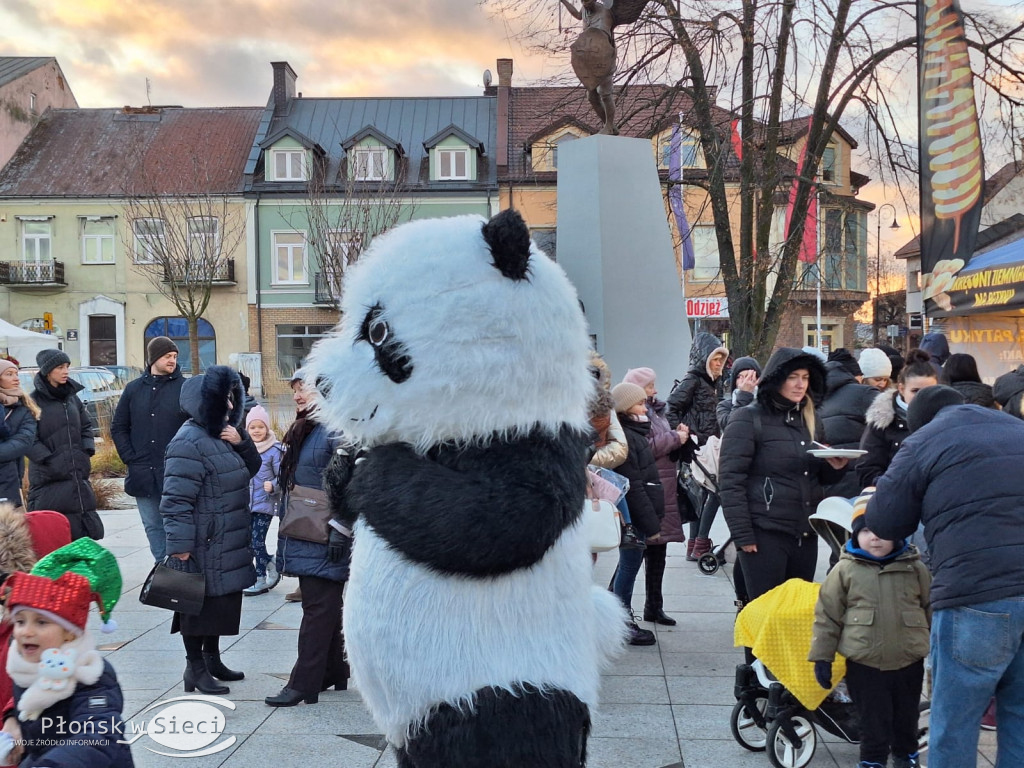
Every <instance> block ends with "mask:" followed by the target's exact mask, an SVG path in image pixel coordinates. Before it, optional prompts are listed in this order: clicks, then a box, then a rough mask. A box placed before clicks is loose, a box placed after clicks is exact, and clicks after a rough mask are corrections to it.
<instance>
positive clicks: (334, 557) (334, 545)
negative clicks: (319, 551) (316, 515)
mask: <svg viewBox="0 0 1024 768" xmlns="http://www.w3.org/2000/svg"><path fill="white" fill-rule="evenodd" d="M328 528H329V530H328V533H327V559H328V560H329V561H331V562H332V563H343V562H345V561H346V560H348V556H349V553H350V552H351V551H352V537H351V536H347V535H346V534H344V533H342V532H341V531H339V530H337V529H336V528H334V526H328Z"/></svg>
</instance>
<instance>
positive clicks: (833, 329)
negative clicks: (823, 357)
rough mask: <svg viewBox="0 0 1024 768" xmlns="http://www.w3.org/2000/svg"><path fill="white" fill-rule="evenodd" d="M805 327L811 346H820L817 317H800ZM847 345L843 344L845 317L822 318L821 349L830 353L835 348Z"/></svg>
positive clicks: (808, 344) (806, 338) (806, 339)
mask: <svg viewBox="0 0 1024 768" xmlns="http://www.w3.org/2000/svg"><path fill="white" fill-rule="evenodd" d="M800 320H801V323H802V324H803V327H804V340H805V341H806V343H807V346H809V347H818V321H817V318H814V317H807V316H804V317H802V318H800ZM843 346H846V345H845V344H843V318H841V317H823V318H821V347H820V349H821V350H822V351H823V352H824V353H825V354H828V353H829V352H831V351H832V350H833V349H839V348H840V347H843Z"/></svg>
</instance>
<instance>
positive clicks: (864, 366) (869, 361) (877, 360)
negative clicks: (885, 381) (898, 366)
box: [858, 347, 892, 379]
mask: <svg viewBox="0 0 1024 768" xmlns="http://www.w3.org/2000/svg"><path fill="white" fill-rule="evenodd" d="M858 362H859V363H860V370H861V373H863V374H864V376H865V378H869V379H873V378H889V377H890V376H892V360H890V359H889V356H888V355H887V354H885V352H883V351H882V350H880V349H876V348H875V347H869V348H868V349H865V350H864V351H863V352H861V353H860V360H859V361H858Z"/></svg>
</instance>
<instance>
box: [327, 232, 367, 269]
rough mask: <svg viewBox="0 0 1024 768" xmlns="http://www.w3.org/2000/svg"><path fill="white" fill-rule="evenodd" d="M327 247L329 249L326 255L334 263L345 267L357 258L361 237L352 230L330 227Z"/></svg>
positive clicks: (361, 247) (360, 248)
mask: <svg viewBox="0 0 1024 768" xmlns="http://www.w3.org/2000/svg"><path fill="white" fill-rule="evenodd" d="M327 247H328V248H329V249H330V253H329V254H327V256H328V257H330V258H332V259H334V260H335V261H334V263H335V264H340V265H343V266H346V267H347V266H349V265H350V264H352V262H354V261H355V260H356V259H358V258H359V253H360V252H361V251H362V249H363V237H362V235H361V234H360V233H359V232H354V231H352V230H344V229H332V230H331V231H330V232H328V233H327Z"/></svg>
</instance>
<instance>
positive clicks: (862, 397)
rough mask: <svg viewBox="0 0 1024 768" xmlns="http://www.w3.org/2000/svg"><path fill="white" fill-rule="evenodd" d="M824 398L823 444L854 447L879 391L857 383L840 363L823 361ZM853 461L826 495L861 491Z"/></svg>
mask: <svg viewBox="0 0 1024 768" xmlns="http://www.w3.org/2000/svg"><path fill="white" fill-rule="evenodd" d="M825 372H826V377H825V400H824V402H822V404H821V406H820V407H819V408H818V417H819V418H820V419H821V423H822V426H823V427H824V429H825V443H826V444H828V445H829V446H831V447H832V448H857V447H859V446H860V440H861V437H862V436H863V435H864V426H865V420H866V414H867V412H868V409H869V408H870V407H871V404H872V403H873V402H874V401H875V397H876V396H877V395H878V390H877V389H875V388H874V387H869V386H867V385H865V384H859V383H858V382H857V379H856V378H855V377H854V375H853V374H852V373H850V372H849V371H848V370H846V369H845V368H844V367H843V366H842V364H841V363H838V362H831V363H825ZM862 487H863V486H861V485H860V484H859V482H858V479H857V472H856V470H855V468H854V463H853V462H850V463H849V464H847V466H846V469H845V470H844V475H843V479H842V480H840V481H839V482H838V483H836V484H834V485H832V486H831V487H830V488H829V489H828V491H827V493H826V495H828V496H842V497H844V498H851V497H853V496H856V495H858V494H859V493H860V491H861V488H862Z"/></svg>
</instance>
